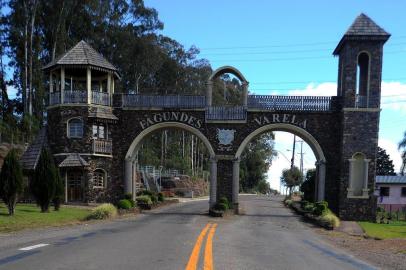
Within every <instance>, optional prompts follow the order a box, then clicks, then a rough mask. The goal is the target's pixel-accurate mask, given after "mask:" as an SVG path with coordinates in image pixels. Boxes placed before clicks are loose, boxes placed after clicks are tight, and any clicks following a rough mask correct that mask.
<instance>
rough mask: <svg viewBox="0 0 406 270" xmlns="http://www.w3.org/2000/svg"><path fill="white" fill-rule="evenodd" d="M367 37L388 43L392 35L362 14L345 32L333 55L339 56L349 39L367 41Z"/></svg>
mask: <svg viewBox="0 0 406 270" xmlns="http://www.w3.org/2000/svg"><path fill="white" fill-rule="evenodd" d="M366 37H368V38H370V39H373V40H383V41H386V40H388V38H389V37H390V34H389V33H388V32H386V31H385V30H384V29H383V28H382V27H380V26H379V25H377V24H376V23H375V22H374V21H373V20H372V19H371V18H369V17H368V16H367V15H365V14H364V13H361V14H360V15H359V16H358V17H357V18H356V19H355V20H354V22H353V23H352V24H351V26H350V27H349V28H348V30H347V32H345V34H344V36H343V37H342V39H341V40H340V42H339V43H338V45H337V47H336V48H335V50H334V52H333V54H334V55H337V54H338V53H339V51H340V50H341V47H342V46H343V43H344V42H345V41H346V40H349V39H352V40H354V39H365V38H366Z"/></svg>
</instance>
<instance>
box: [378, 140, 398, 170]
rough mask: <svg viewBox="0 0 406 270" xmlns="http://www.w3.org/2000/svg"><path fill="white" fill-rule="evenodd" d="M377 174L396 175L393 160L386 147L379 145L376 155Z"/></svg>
mask: <svg viewBox="0 0 406 270" xmlns="http://www.w3.org/2000/svg"><path fill="white" fill-rule="evenodd" d="M376 175H396V173H395V170H394V165H393V161H392V160H391V159H390V157H389V155H388V154H387V153H386V151H385V149H382V148H381V147H379V146H378V152H377V155H376Z"/></svg>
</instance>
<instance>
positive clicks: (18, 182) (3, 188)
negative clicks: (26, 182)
mask: <svg viewBox="0 0 406 270" xmlns="http://www.w3.org/2000/svg"><path fill="white" fill-rule="evenodd" d="M22 191H23V173H22V169H21V165H20V163H19V161H18V157H17V151H16V150H15V149H12V150H10V152H9V153H8V154H7V156H6V158H5V159H4V163H3V167H2V169H1V172H0V198H1V199H2V200H3V201H4V203H5V204H6V205H7V208H8V213H9V215H10V216H11V215H14V211H15V205H16V203H17V199H18V195H19V194H20V193H21V192H22Z"/></svg>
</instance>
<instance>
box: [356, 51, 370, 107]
mask: <svg viewBox="0 0 406 270" xmlns="http://www.w3.org/2000/svg"><path fill="white" fill-rule="evenodd" d="M356 89H357V90H356V107H361V108H366V107H368V100H367V99H368V96H369V55H368V54H367V53H366V52H362V53H360V54H359V55H358V67H357V88H356Z"/></svg>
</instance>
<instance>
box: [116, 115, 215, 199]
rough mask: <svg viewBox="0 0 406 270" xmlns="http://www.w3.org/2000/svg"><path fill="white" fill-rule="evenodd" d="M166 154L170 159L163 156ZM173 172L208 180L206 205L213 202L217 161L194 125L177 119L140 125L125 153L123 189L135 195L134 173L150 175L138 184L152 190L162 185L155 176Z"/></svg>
mask: <svg viewBox="0 0 406 270" xmlns="http://www.w3.org/2000/svg"><path fill="white" fill-rule="evenodd" d="M148 143H149V145H148ZM144 144H146V145H144ZM185 144H188V145H185ZM157 145H158V147H160V149H159V150H158V152H159V153H157V151H156V149H155V150H154V149H153V148H154V147H155V148H156V147H157ZM154 151H155V152H154ZM151 154H152V156H153V158H151ZM157 155H159V156H160V157H156V156H157ZM167 157H168V159H169V158H170V159H171V160H169V161H168V160H166V158H167ZM175 159H176V160H175ZM185 166H186V167H185ZM152 175H154V176H152ZM175 175H176V176H180V175H182V176H183V175H187V176H188V177H190V178H192V177H195V176H197V177H202V178H203V179H205V180H209V183H210V185H209V186H210V205H214V204H215V202H216V189H215V188H216V182H217V162H216V159H215V153H214V149H213V148H212V146H211V144H210V142H209V140H208V139H207V138H206V136H205V135H204V134H203V133H201V132H200V131H199V130H198V129H196V128H194V127H191V126H189V125H186V124H183V123H178V122H165V123H158V124H155V125H153V126H150V127H148V128H146V129H144V130H143V131H142V132H141V133H140V134H139V135H138V136H137V137H136V138H135V139H134V141H133V142H132V144H131V146H130V147H129V149H128V151H127V154H126V156H125V177H124V178H125V192H126V193H132V194H133V196H135V194H136V192H137V188H139V186H137V183H140V181H139V179H137V177H142V179H143V181H144V179H148V178H151V179H150V181H149V180H145V181H144V182H143V183H142V184H143V185H148V187H150V186H153V187H154V190H155V188H156V187H158V186H159V188H158V189H157V190H158V191H159V189H160V188H161V187H163V186H164V185H163V184H162V182H158V180H157V179H158V178H159V181H161V180H162V179H163V178H164V177H173V178H174V177H175ZM178 178H179V177H178ZM165 188H170V187H169V186H168V187H166V186H165Z"/></svg>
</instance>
